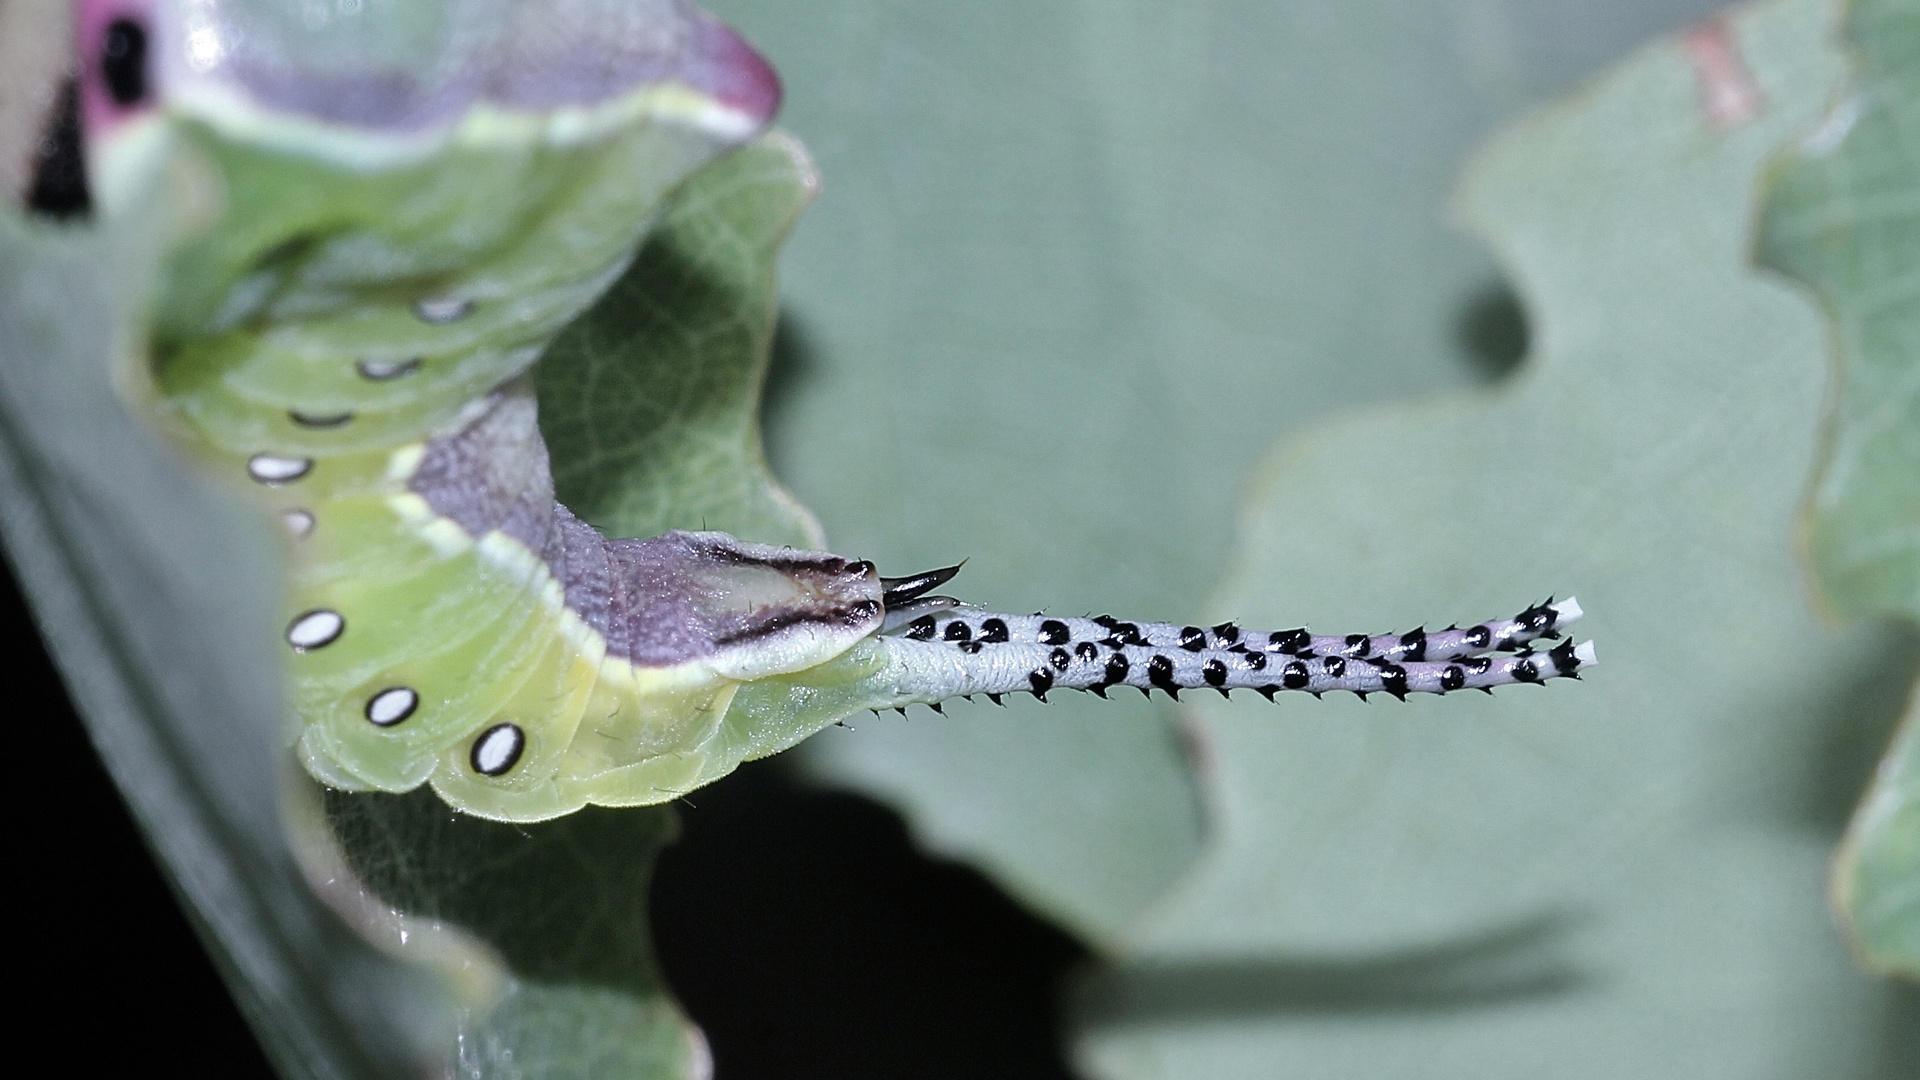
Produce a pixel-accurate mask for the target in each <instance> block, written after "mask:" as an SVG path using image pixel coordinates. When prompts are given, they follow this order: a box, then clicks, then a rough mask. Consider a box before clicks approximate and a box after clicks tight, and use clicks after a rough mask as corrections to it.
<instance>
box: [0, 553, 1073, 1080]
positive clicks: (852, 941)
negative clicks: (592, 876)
mask: <svg viewBox="0 0 1920 1080" xmlns="http://www.w3.org/2000/svg"><path fill="white" fill-rule="evenodd" d="M0 586H4V588H3V589H0V605H3V606H0V626H4V627H6V628H7V634H8V637H9V638H10V639H11V640H10V641H9V642H8V648H7V650H6V655H7V656H9V657H10V658H11V660H10V663H9V669H10V671H11V672H12V678H11V679H10V680H9V682H10V683H11V687H10V690H11V693H10V695H9V702H8V704H9V708H8V709H7V715H9V716H11V717H13V727H14V730H16V731H17V732H19V733H21V734H22V735H23V736H24V737H25V738H26V739H27V745H25V746H22V747H18V748H17V749H18V750H19V753H18V755H17V756H16V760H17V761H18V762H20V763H21V764H22V765H23V766H24V768H16V770H15V774H16V776H17V777H21V782H22V783H23V787H22V788H17V789H16V791H17V792H19V794H18V796H17V800H16V804H15V809H14V812H13V820H14V822H15V823H16V828H15V831H14V834H13V835H14V836H15V837H16V838H17V839H19V840H20V841H21V844H22V847H23V848H24V850H23V851H22V852H21V853H20V854H21V855H22V858H20V859H18V860H15V863H14V865H15V870H14V871H13V874H12V881H13V883H14V884H13V889H12V891H13V893H14V896H15V901H14V910H15V927H16V932H17V937H16V941H17V943H18V944H17V945H16V946H15V949H16V951H15V959H14V960H13V962H12V964H11V965H10V967H11V968H12V970H13V971H14V972H15V973H16V976H15V979H16V984H17V985H18V986H19V987H20V988H21V989H22V990H24V991H25V993H24V994H23V995H22V998H23V999H24V1000H25V1001H26V1006H25V1009H24V1015H20V1014H16V1018H15V1021H14V1023H15V1024H16V1025H17V1026H16V1027H15V1030H17V1031H22V1032H27V1033H30V1037H31V1038H32V1039H33V1041H34V1042H35V1044H36V1045H39V1046H42V1047H44V1048H48V1049H51V1050H54V1051H55V1052H57V1053H64V1054H65V1060H64V1061H63V1062H62V1065H63V1067H62V1068H61V1069H60V1071H61V1072H63V1073H67V1074H71V1075H81V1076H114V1075H126V1076H138V1075H145V1074H147V1073H149V1072H151V1071H152V1069H153V1065H154V1062H155V1060H156V1057H158V1059H159V1060H164V1061H168V1062H171V1063H176V1064H177V1065H178V1066H179V1067H181V1068H183V1069H186V1070H189V1071H191V1072H192V1073H194V1074H196V1075H200V1076H217V1077H223V1078H232V1080H249V1078H262V1080H265V1078H268V1077H271V1076H273V1072H272V1070H271V1069H270V1068H269V1067H268V1065H267V1063H266V1059H265V1057H264V1056H263V1055H262V1054H261V1052H260V1049H259V1046H258V1044H256V1043H255V1042H254V1039H253V1036H252V1033H251V1032H250V1031H248V1029H247V1026H246V1023H245V1021H244V1020H242V1019H241V1017H240V1015H239V1012H238V1011H237V1010H236V1009H235V1007H234V1004H233V1001H232V999H231V998H230V997H229V996H228V995H227V991H226V987H225V986H224V985H223V984H222V983H221V981H220V977H219V975H218V974H217V973H216V972H215V970H214V967H213V964H212V962H211V961H210V960H209V959H208V958H207V955H206V953H205V952H203V951H202V950H201V948H200V944H199V941H198V939H197V938H196V937H195V935H194V931H193V928H192V927H191V926H190V925H189V924H188V922H187V920H186V918H185V916H184V915H183V914H182V913H181V911H180V907H179V905H178V904H177V903H176V902H175V900H174V897H173V895H172V893H171V892H170V891H169V889H168V887H167V884H166V882H165V880H164V879H163V878H162V877H161V876H160V873H159V871H158V870H157V869H156V868H155V866H154V864H153V860H152V859H151V857H150V856H149V855H148V853H147V849H146V846H145V844H144V842H143V841H142V840H141V838H140V834H139V831H138V829H137V828H136V827H135V825H134V824H133V821H132V820H131V819H130V818H129V817H128V816H127V812H126V809H125V807H124V805H123V804H122V803H121V801H120V796H119V793H118V792H117V791H116V790H115V789H114V787H113V784H112V782H111V781H110V780H109V779H108V778H107V775H106V772H105V770H104V769H103V768H102V767H101V764H100V759H99V757H98V756H97V755H96V754H95V753H94V751H93V747H92V745H91V744H90V743H89V742H88V741H87V736H86V732H85V729H84V728H83V727H82V726H81V724H80V721H79V719H78V718H77V717H76V716H75V715H74V712H73V708H72V706H71V705H70V704H69V703H68V701H67V698H66V694H65V692H64V690H63V688H62V687H61V684H60V679H59V676H58V674H57V673H56V672H55V670H54V668H53V666H52V664H51V663H50V662H49V660H48V658H47V655H46V652H45V650H44V649H43V648H42V646H41V642H40V638H39V635H38V633H37V632H35V630H34V624H33V620H32V617H31V616H30V615H29V614H28V612H27V611H26V609H25V606H24V604H23V602H22V600H21V597H20V593H19V589H18V586H17V585H16V584H15V582H14V580H13V577H12V573H11V568H10V567H8V568H7V573H6V575H5V578H4V581H0ZM680 818H681V822H682V824H683V827H684V831H683V833H682V837H681V839H680V841H679V842H678V843H676V844H675V845H673V846H672V847H670V848H669V849H668V850H667V853H666V855H665V856H664V857H663V858H662V859H661V862H660V866H659V871H658V874H657V876H656V878H655V882H654V887H653V896H652V900H653V910H652V918H653V923H654V931H655V940H656V943H657V945H658V947H659V952H660V957H661V962H662V964H663V965H664V967H665V968H666V971H667V976H668V980H669V982H670V983H671V984H672V985H673V986H674V988H675V990H676V991H677V992H678V994H679V996H680V998H681V1000H682V1002H683V1003H684V1004H685V1005H686V1007H687V1010H688V1011H689V1012H690V1013H691V1014H692V1015H693V1017H694V1019H695V1020H696V1021H697V1022H698V1023H699V1024H700V1025H701V1027H702V1028H703V1029H704V1030H705V1031H706V1033H707V1037H708V1039H709V1040H710V1041H711V1043H712V1045H713V1051H714V1058H715V1063H716V1066H717V1068H716V1073H717V1076H718V1077H719V1078H720V1080H760V1078H767V1080H773V1078H780V1080H814V1078H820V1080H825V1078H838V1080H848V1078H851V1080H862V1078H867V1077H873V1078H888V1080H945V1078H949V1077H951V1078H955V1080H958V1078H961V1077H967V1078H970V1080H971V1078H980V1077H994V1078H1001V1080H1029V1078H1031V1080H1043V1078H1045V1080H1055V1078H1058V1080H1064V1078H1066V1077H1067V1076H1069V1073H1068V1072H1067V1070H1066V1068H1065V1066H1064V1064H1063V1063H1062V1062H1061V1060H1060V1058H1059V1051H1058V1049H1057V1042H1058V1040H1057V1038H1056V1036H1055V1032H1056V1029H1057V1027H1058V1015H1057V1006H1056V1000H1057V990H1058V987H1059V984H1060V981H1061V977H1062V976H1063V975H1064V974H1065V973H1067V972H1068V971H1069V970H1070V969H1071V968H1072V967H1073V966H1074V965H1075V964H1076V963H1077V962H1078V961H1080V960H1081V959H1083V958H1084V956H1085V953H1084V951H1083V949H1082V948H1081V947H1080V946H1079V945H1078V944H1077V943H1076V942H1074V941H1073V940H1072V939H1070V938H1069V937H1067V936H1066V935H1065V934H1063V933H1062V932H1060V931H1059V930H1057V929H1055V928H1053V927H1052V926H1049V925H1048V924H1046V923H1043V922H1041V921H1039V920H1038V919H1035V918H1034V917H1033V916H1031V915H1029V914H1027V913H1026V912H1025V911H1023V910H1022V909H1020V908H1019V907H1018V906H1016V905H1015V904H1014V903H1013V902H1012V901H1011V900H1009V899H1007V898H1006V897H1005V896H1004V895H1003V894H1001V893H1000V892H999V891H998V890H997V889H995V888H994V887H993V886H992V885H990V884H989V883H988V882H987V881H986V880H985V879H984V878H982V877H981V876H980V875H979V874H977V873H975V872H973V871H971V870H968V869H965V868H963V867H960V866H958V865H955V864H952V863H946V862H940V861H934V860H929V859H927V858H925V857H923V856H921V855H920V854H918V853H917V852H915V851H914V849H913V847H912V845H911V843H910V841H909V840H908V838H907V834H906V830H905V827H904V826H903V824H902V823H901V820H900V818H899V817H898V816H897V815H895V814H894V813H892V812H891V811H890V810H887V809H886V808H884V807H882V806H880V805H878V804H876V803H873V802H871V801H869V800H866V799H862V798H859V797H856V796H852V795H846V794H841V793H834V792H822V791H815V790H809V789H807V788H805V787H803V786H802V785H800V784H798V783H796V782H795V781H794V779H793V778H792V777H791V776H790V775H789V774H788V772H787V770H786V769H785V768H784V767H782V765H781V764H780V762H779V759H774V760H772V761H767V762H761V763H757V764H754V765H749V766H747V767H746V768H744V769H742V770H741V771H740V772H739V773H737V774H735V775H734V776H732V777H729V778H728V779H726V780H723V781H721V782H720V783H718V784H715V785H713V786H711V787H708V788H706V789H703V790H702V791H700V792H698V793H696V794H695V796H694V797H693V798H692V799H691V800H690V801H688V802H683V803H682V804H681V806H680Z"/></svg>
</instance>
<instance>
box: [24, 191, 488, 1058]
mask: <svg viewBox="0 0 1920 1080" xmlns="http://www.w3.org/2000/svg"><path fill="white" fill-rule="evenodd" d="M165 180H166V183H164V184H163V185H161V188H160V190H157V191H154V192H151V193H149V197H148V198H147V200H146V201H145V203H144V204H143V205H141V206H139V207H135V208H132V212H130V213H128V214H126V215H124V216H122V217H119V218H117V219H114V220H111V221H107V222H103V223H100V224H98V225H92V226H86V225H71V226H56V225H51V224H48V223H46V222H44V221H34V220H28V219H25V218H23V217H22V216H21V215H20V214H19V213H18V211H17V210H15V209H14V208H13V207H12V206H11V205H10V204H9V205H6V206H3V207H0V531H3V532H4V538H5V543H6V550H7V555H8V557H9V558H10V559H11V560H12V562H13V565H14V568H15V571H16V573H17V574H18V576H19V578H20V580H21V584H22V586H23V589H24V591H25V592H26V594H27V596H28V599H29V600H30V602H31V603H32V606H33V608H34V612H35V615H36V617H37V619H38V621H39V623H40V626H41V628H42V632H43V634H44V635H45V638H46V641H47V644H48V646H49V651H50V652H51V654H52V655H53V658H54V660H55V661H56V663H57V664H58V665H59V667H60V670H61V673H62V675H63V676H64V677H65V680H66V684H67V687H68V690H69V692H70V693H71V694H72V696H73V698H74V700H75V703H76V705H77V706H78V708H79V711H80V713H81V715H82V716H83V717H84V718H85V720H86V723H87V730H88V734H89V735H90V736H91V737H92V739H93V743H94V746H95V747H96V748H98V750H99V751H100V755H101V757H102V758H103V759H104V760H105V762H106V765H107V770H108V772H109V773H111V774H112V776H113V778H114V781H115V782H116V783H117V784H118V785H119V788H120V791H121V794H122V795H123V796H124V798H125V799H126V801H127V803H128V805H129V807H130V808H131V809H132V811H133V814H134V817H135V818H136V819H137V820H138V821H139V823H140V826H141V829H142V830H143V831H144V833H145V835H146V838H147V842H148V843H149V844H150V845H151V846H152V849H153V851H154V852H155V854H156V855H157V856H158V859H159V861H160V863H161V865H162V867H163V869H164V871H165V872H166V874H167V876H168V878H169V879H170V880H171V882H172V884H173V886H174V888H175V890H176V892H177V893H178V895H179V896H180V897H181V898H182V900H183V901H184V902H185V904H186V905H187V907H188V912H189V915H190V917H191V918H192V919H193V921H194V922H195V924H196V926H197V927H198V929H199V931H200V933H201V936H202V938H203V940H204V941H205V942H206V943H207V945H208V947H209V948H210V950H211V951H212V952H213V955H214V958H215V960H216V962H217V963H218V965H219V967H220V969H221V971H222V973H223V974H224V975H225V976H226V978H227V981H228V983H229V985H230V986H231V987H232V989H233V992H234V995H235V997H236V998H237V1000H238V1001H239V1004H240V1007H241V1010H242V1012H243V1013H245V1014H246V1016H247V1018H248V1019H249V1021H251V1023H252V1024H253V1027H254V1030H255V1031H256V1032H257V1033H258V1035H259V1036H260V1039H261V1042H262V1043H263V1045H264V1046H265V1048H266V1051H267V1054H268V1056H269V1057H270V1058H271V1059H272V1060H273V1062H274V1064H275V1065H276V1066H277V1067H278V1068H279V1070H280V1071H281V1074H282V1075H283V1076H286V1077H290V1078H291V1077H311V1078H315V1080H332V1078H346V1077H393V1078H396V1080H397V1078H400V1077H411V1076H418V1075H420V1073H421V1071H422V1070H423V1069H424V1068H426V1067H427V1064H428V1063H429V1062H430V1061H432V1059H433V1055H434V1053H435V1052H436V1051H437V1050H439V1049H440V1046H441V1045H442V1044H443V1043H444V1041H445V1037H446V1036H447V1035H448V1034H449V1033H450V1032H451V1030H452V1023H453V1013H454V1011H455V1008H456V1006H455V1003H454V1001H453V999H452V998H451V997H450V996H449V995H448V994H447V993H446V992H445V990H444V988H443V987H442V986H440V985H439V984H437V982H436V980H433V979H429V978H425V977H423V975H422V973H420V972H416V971H413V970H411V969H409V968H407V967H406V966H405V965H402V964H399V963H396V962H394V961H392V960H391V959H388V958H387V957H385V956H383V955H382V954H381V953H380V952H378V951H376V950H375V949H374V947H373V946H371V945H369V944H367V943H366V942H364V941H362V940H361V939H360V938H358V937H356V936H355V934H354V933H353V931H352V930H350V929H349V927H348V925H347V924H346V923H344V922H343V921H342V920H341V919H340V918H339V917H337V916H336V915H335V914H334V913H333V912H332V911H329V910H328V909H327V907H326V906H324V905H323V903H322V902H321V900H320V899H319V898H318V897H317V896H316V895H315V894H314V893H313V892H312V891H311V890H310V889H309V888H308V886H307V883H306V880H305V879H304V877H303V871H302V868H301V865H300V863H299V860H298V859H297V857H296V855H295V853H294V852H293V851H292V850H291V849H290V847H289V845H288V843H287V841H286V839H285V834H284V833H283V832H282V821H281V815H280V814H279V813H278V808H279V807H280V805H281V801H282V794H283V784H284V783H285V781H286V780H287V778H288V768H289V762H288V760H287V754H286V745H285V739H284V733H283V731H282V730H281V728H280V717H281V715H282V711H281V700H282V699H281V688H280V685H279V679H278V673H279V671H280V665H279V656H278V654H277V653H276V651H275V650H274V642H275V641H276V638H277V627H276V625H275V623H276V621H277V620H276V614H275V612H276V609H275V603H274V597H275V591H276V584H275V583H276V581H277V580H278V575H279V573H280V567H279V565H278V564H277V561H276V559H275V558H274V553H275V552H277V551H278V547H277V545H276V544H275V543H274V542H273V540H272V539H271V537H269V536H268V535H267V533H266V531H265V529H264V527H263V525H262V523H260V522H259V521H257V520H255V518H254V517H253V516H251V515H249V514H247V513H246V512H244V510H243V509H242V508H241V507H239V506H237V505H234V504H232V503H231V502H229V501H228V500H227V499H225V498H222V497H220V496H218V495H216V494H215V493H214V492H213V491H211V490H210V489H209V488H208V487H207V486H206V485H205V484H204V483H203V482H202V481H201V480H200V479H199V478H198V477H196V476H194V475H192V474H191V473H190V472H189V471H188V470H187V469H186V467H185V466H184V464H183V463H181V462H180V461H179V460H178V458H177V457H176V456H175V455H174V454H173V453H172V452H171V450H170V449H169V448H168V447H167V446H165V445H164V444H163V443H162V442H161V440H160V439H159V438H158V436H157V435H156V433H154V432H153V431H151V430H150V429H149V428H148V427H147V426H146V425H144V424H143V423H141V422H139V421H138V420H136V419H135V418H134V417H133V416H132V415H131V414H130V413H129V412H128V411H127V410H126V408H125V406H124V404H123V402H122V400H121V398H120V397H119V396H118V395H117V394H116V393H115V388H116V384H117V383H121V382H122V381H123V380H128V379H129V378H130V376H129V372H130V370H131V366H132V365H134V364H137V363H139V362H141V361H140V359H139V358H137V357H136V356H134V355H133V353H132V350H133V348H134V340H135V336H136V333H137V331H136V329H135V328H136V327H137V326H138V325H139V323H140V317H141V312H140V305H141V304H142V302H143V298H145V297H147V296H149V295H150V294H151V292H152V289H153V284H154V276H155V273H156V270H157V267H158V265H159V259H160V256H161V254H162V252H163V250H164V248H165V245H166V244H167V242H168V240H169V239H170V235H169V234H170V230H172V229H174V228H176V227H177V226H178V223H179V221H180V220H181V219H182V217H183V210H182V208H183V207H184V206H186V205H188V204H189V203H191V201H192V198H193V196H192V194H191V193H190V190H189V186H188V184H187V183H184V182H182V181H181V178H180V177H178V176H175V175H168V176H167V177H165ZM76 843H78V844H84V838H82V839H80V840H76ZM75 857H76V858H80V857H84V851H83V849H81V848H76V855H75ZM39 869H40V872H43V873H44V872H49V870H48V868H39ZM49 895H51V894H49ZM146 974H153V973H151V972H148V973H146Z"/></svg>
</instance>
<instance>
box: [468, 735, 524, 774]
mask: <svg viewBox="0 0 1920 1080" xmlns="http://www.w3.org/2000/svg"><path fill="white" fill-rule="evenodd" d="M526 745H527V736H526V733H525V732H523V731H521V730H520V728H519V727H518V726H517V725H515V724H495V725H494V726H492V727H490V728H488V729H487V730H485V731H483V732H481V733H480V737H479V738H478V739H475V740H474V741H473V771H474V772H477V773H479V774H480V775H481V776H499V775H500V774H501V773H503V772H506V771H507V770H508V769H511V768H513V766H514V763H516V762H518V761H519V760H520V751H521V750H523V749H525V748H526Z"/></svg>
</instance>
